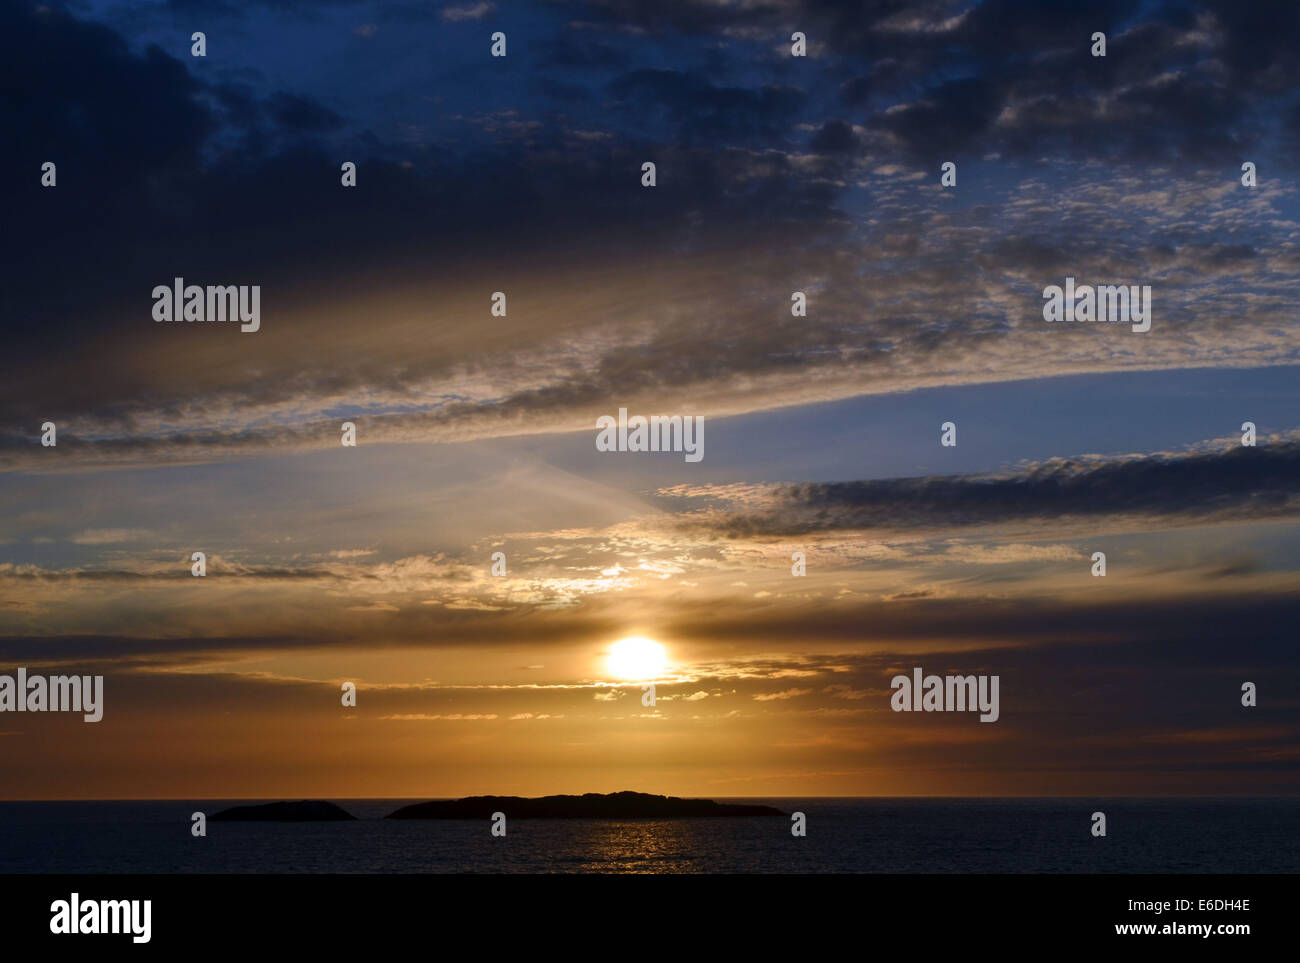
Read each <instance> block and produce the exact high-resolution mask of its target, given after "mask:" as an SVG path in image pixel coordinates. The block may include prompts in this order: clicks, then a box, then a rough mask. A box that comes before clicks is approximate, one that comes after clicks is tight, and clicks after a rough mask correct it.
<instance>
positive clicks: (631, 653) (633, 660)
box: [608, 635, 668, 682]
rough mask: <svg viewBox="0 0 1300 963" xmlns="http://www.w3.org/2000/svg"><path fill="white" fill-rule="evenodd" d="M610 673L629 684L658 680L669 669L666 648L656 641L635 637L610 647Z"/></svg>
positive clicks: (619, 641) (622, 640)
mask: <svg viewBox="0 0 1300 963" xmlns="http://www.w3.org/2000/svg"><path fill="white" fill-rule="evenodd" d="M608 666H609V673H610V675H613V676H616V677H617V678H620V679H624V680H626V681H628V682H641V681H649V680H651V679H656V678H658V677H659V675H660V674H661V673H662V672H663V671H664V669H666V668H667V667H668V659H667V656H666V654H665V653H664V647H663V646H662V645H660V644H659V643H658V642H656V641H655V640H654V639H647V638H646V637H645V636H643V635H633V636H629V637H628V638H626V639H619V640H618V641H617V642H615V643H614V644H613V645H611V646H610V647H609V661H608Z"/></svg>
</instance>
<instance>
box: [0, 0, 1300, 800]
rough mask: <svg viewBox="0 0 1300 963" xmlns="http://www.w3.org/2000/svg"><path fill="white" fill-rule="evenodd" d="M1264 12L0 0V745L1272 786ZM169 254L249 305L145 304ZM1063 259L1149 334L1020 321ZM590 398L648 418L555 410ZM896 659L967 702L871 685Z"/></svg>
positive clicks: (731, 785) (542, 785)
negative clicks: (633, 665)
mask: <svg viewBox="0 0 1300 963" xmlns="http://www.w3.org/2000/svg"><path fill="white" fill-rule="evenodd" d="M194 31H202V32H203V33H204V34H205V40H206V55H205V56H203V57H195V56H192V55H191V35H192V34H193V32H194ZM498 31H499V32H502V33H504V34H505V37H506V55H505V56H504V57H493V56H492V55H491V52H490V51H491V46H492V35H493V34H494V33H495V32H498ZM796 31H798V32H800V33H803V34H804V35H805V37H806V42H807V55H806V56H804V57H795V56H792V54H791V36H792V34H793V33H794V32H796ZM1098 31H1100V32H1103V33H1104V34H1105V35H1106V43H1107V51H1106V55H1105V56H1104V57H1097V56H1093V55H1092V53H1091V48H1092V46H1093V40H1092V38H1093V34H1094V33H1096V32H1098ZM1297 47H1300V7H1298V6H1297V5H1296V4H1294V3H1293V2H1289V0H1282V2H1267V0H1261V2H1256V3H1250V4H1243V3H1240V2H1229V0H1222V2H1219V0H1215V2H1206V3H1195V4H1193V3H1163V2H1134V0H1123V2H1121V0H1097V2H1077V3H1073V2H1058V3H1051V4H1029V3H1020V2H1011V0H983V2H974V3H972V2H957V0H952V2H948V0H934V2H929V0H921V2H904V0H893V2H864V3H859V4H846V3H831V2H823V0H734V2H727V0H658V2H643V0H599V2H597V0H591V2H570V0H551V2H543V0H538V2H531V3H507V2H495V0H485V2H464V3H450V4H439V3H429V2H419V3H415V2H402V0H387V2H370V3H353V2H347V0H336V2H305V0H304V2H298V0H246V2H239V3H233V2H232V3H225V2H220V0H217V2H204V3H195V2H191V0H173V2H155V3H144V2H141V3H117V2H105V0H77V2H69V3H66V4H59V3H46V4H33V3H30V2H27V0H19V2H15V0H0V89H2V90H3V91H4V108H3V117H4V131H5V137H4V144H3V146H0V164H2V165H3V177H0V208H2V209H3V210H4V211H5V222H6V223H5V231H4V240H3V242H0V243H2V244H3V247H4V258H3V263H4V276H3V278H4V283H3V285H0V324H2V325H3V333H4V335H3V336H4V345H5V348H4V353H3V361H2V362H0V365H2V368H0V371H2V372H3V378H2V379H0V674H3V673H9V674H12V673H13V672H14V671H15V670H16V669H17V668H18V667H25V668H27V669H28V671H29V673H37V672H47V673H77V674H83V673H84V674H102V675H103V676H104V678H105V683H104V690H105V706H104V717H103V719H102V721H100V722H98V723H93V724H88V723H85V722H83V721H82V720H81V717H80V716H73V715H67V714H58V713H30V714H27V713H25V714H17V713H7V712H6V713H3V714H0V772H3V774H4V778H3V780H2V781H0V796H3V797H4V798H10V799H56V798H87V799H100V798H242V797H248V798H287V797H294V798H302V797H325V798H358V797H379V796H394V797H440V796H461V795H469V794H476V793H492V794H519V795H540V794H544V793H561V792H609V791H617V790H623V789H635V790H640V791H646V792H659V793H669V794H674V795H687V796H708V797H722V796H751V797H755V796H779V797H796V796H810V797H812V796H833V795H840V796H866V795H975V796H1011V795H1061V796H1108V795H1163V794H1173V795H1237V794H1245V795H1259V794H1285V795H1290V794H1294V793H1295V792H1296V791H1297V790H1298V789H1300V739H1298V738H1297V737H1298V736H1300V701H1298V700H1297V695H1296V693H1297V691H1298V689H1297V686H1298V684H1300V656H1298V655H1297V654H1296V646H1295V644H1294V632H1295V628H1294V627H1295V625H1296V624H1297V616H1300V549H1298V548H1297V545H1300V542H1298V541H1297V535H1298V534H1300V532H1298V531H1297V528H1298V523H1300V388H1298V387H1297V374H1298V373H1300V323H1298V321H1297V295H1298V294H1300V204H1298V201H1297V198H1298V195H1297V188H1296V177H1297V172H1298V171H1297V169H1298V167H1300V58H1297V57H1296V56H1295V50H1296V49H1297ZM47 161H49V162H53V163H54V164H55V165H56V170H57V182H56V185H55V186H53V187H46V186H42V183H41V165H42V164H43V163H45V162H47ZM345 162H352V163H354V164H355V165H356V186H355V187H345V186H343V185H342V183H341V180H340V179H341V173H340V170H341V165H343V164H344V163H345ZM646 162H651V163H653V164H655V172H656V183H655V185H654V186H653V187H646V186H643V183H642V176H643V175H642V165H643V164H644V163H646ZM945 162H951V163H953V164H955V165H956V183H955V185H953V186H944V185H943V184H942V183H941V179H940V170H941V165H942V164H944V163H945ZM1245 163H1251V164H1253V165H1255V171H1256V177H1257V180H1256V183H1255V184H1254V186H1246V185H1244V184H1243V173H1242V165H1243V164H1245ZM176 277H183V278H184V279H185V281H186V283H192V284H199V285H209V284H221V285H228V284H229V285H259V286H260V290H261V318H260V329H259V330H257V331H256V332H248V333H245V332H242V331H241V330H240V328H239V326H238V325H232V324H223V323H215V322H214V323H186V322H173V323H160V322H157V321H155V319H154V315H153V313H152V312H153V308H154V301H153V299H152V296H151V292H152V291H153V289H154V287H155V286H157V285H166V286H170V285H171V284H172V280H173V278H176ZM1067 277H1073V278H1075V279H1077V281H1078V283H1080V284H1085V283H1087V284H1125V285H1149V286H1150V288H1151V291H1152V296H1151V304H1152V324H1151V328H1150V330H1149V331H1148V332H1145V333H1138V332H1134V331H1132V330H1131V329H1130V327H1129V325H1127V324H1076V323H1050V322H1047V321H1045V320H1044V316H1043V305H1044V297H1043V291H1044V289H1045V288H1046V287H1048V286H1049V285H1063V284H1064V283H1065V279H1066V278H1067ZM494 292H503V293H504V294H505V295H506V299H507V302H506V303H507V310H506V313H505V315H504V316H500V315H499V314H494V313H493V312H492V297H493V294H494ZM793 292H803V293H804V294H805V295H806V300H807V311H806V315H805V316H795V315H794V314H793V313H792V309H791V304H792V302H791V295H792V293H793ZM620 408H625V409H627V410H628V411H629V412H630V413H632V414H642V415H647V416H648V415H654V414H662V415H677V416H697V417H702V418H703V419H704V424H705V432H704V449H703V451H704V457H703V458H702V459H701V460H700V461H698V462H689V461H687V460H686V459H685V458H684V457H683V455H682V453H681V452H626V451H624V452H617V451H613V452H611V451H601V450H598V447H597V444H596V439H597V430H596V426H597V419H598V418H600V417H602V416H616V415H617V413H618V411H619V409H620ZM46 422H53V423H54V424H55V425H56V426H57V444H55V445H54V446H46V445H43V444H42V443H41V438H42V432H43V429H42V425H43V424H45V423H46ZM344 422H351V423H353V424H354V425H355V426H356V440H357V444H356V446H355V447H345V446H344V445H342V444H341V443H340V439H341V425H342V424H343V423H344ZM948 422H951V423H953V424H954V425H955V433H956V444H955V446H945V445H943V444H941V434H942V430H941V426H942V425H944V424H945V423H948ZM1246 422H1251V423H1253V424H1254V425H1255V431H1256V440H1255V444H1254V445H1245V444H1243V442H1242V436H1243V430H1244V429H1243V427H1242V426H1243V424H1244V423H1246ZM199 551H201V552H203V553H205V556H206V564H207V574H206V575H205V576H204V577H202V578H196V577H194V576H193V574H192V572H191V565H192V562H191V559H192V553H194V552H199ZM495 552H501V553H504V556H505V567H506V573H505V574H504V575H500V574H494V573H493V562H492V556H493V553H495ZM1096 552H1104V553H1105V556H1106V564H1107V571H1106V575H1105V576H1104V577H1099V576H1095V575H1094V574H1093V569H1094V560H1093V555H1094V553H1096ZM795 553H802V555H803V558H804V562H805V566H806V573H805V574H802V575H796V574H794V556H795ZM631 636H641V637H648V638H650V639H653V640H655V641H657V642H658V643H659V644H660V645H661V646H662V651H663V654H664V658H665V663H664V664H663V665H662V666H659V667H657V668H656V669H655V672H654V678H653V680H652V681H654V683H655V693H656V698H655V703H654V705H653V706H647V705H643V692H642V687H641V684H640V683H641V682H642V681H644V680H638V679H629V678H626V677H625V676H620V674H619V673H618V672H616V671H614V670H613V669H612V668H611V664H610V662H609V658H608V657H609V654H610V651H611V646H612V645H613V644H614V643H615V642H616V641H618V640H620V639H623V638H626V637H631ZM918 666H919V667H922V668H923V669H924V671H925V672H926V673H927V674H930V673H934V674H939V675H945V674H955V675H968V674H974V675H988V676H997V677H998V678H999V679H1000V693H1001V696H1000V698H1001V708H1000V716H999V718H998V720H997V721H996V722H989V723H981V722H980V721H979V720H978V718H977V717H976V716H975V715H974V714H971V713H964V712H942V713H926V712H895V711H893V709H892V708H891V701H890V700H891V696H892V694H893V690H892V689H891V684H890V683H891V679H892V678H893V677H894V676H895V675H896V674H899V673H903V674H910V673H911V671H912V669H913V668H914V667H918ZM347 682H352V683H354V684H355V686H356V705H355V706H354V707H353V706H344V705H342V700H341V696H340V692H341V688H342V686H343V684H344V683H347ZM1246 682H1252V683H1254V684H1255V686H1256V687H1257V700H1258V701H1257V705H1255V706H1253V707H1247V706H1243V704H1242V686H1243V684H1244V683H1246Z"/></svg>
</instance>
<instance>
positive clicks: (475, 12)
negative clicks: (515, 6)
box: [440, 0, 497, 23]
mask: <svg viewBox="0 0 1300 963" xmlns="http://www.w3.org/2000/svg"><path fill="white" fill-rule="evenodd" d="M496 8H497V5H496V4H495V3H488V2H486V0H484V2H481V3H467V4H463V5H461V6H455V7H453V6H446V7H443V8H442V12H441V14H440V16H441V17H442V19H443V20H445V21H447V22H448V23H464V22H465V21H467V20H482V19H483V18H484V17H486V16H488V15H489V14H491V13H493V12H495V11H496Z"/></svg>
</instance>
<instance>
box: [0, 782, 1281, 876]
mask: <svg viewBox="0 0 1300 963" xmlns="http://www.w3.org/2000/svg"><path fill="white" fill-rule="evenodd" d="M333 801H334V802H337V803H338V804H339V805H341V806H342V807H343V808H344V809H346V810H348V811H349V812H350V813H352V814H353V815H355V816H357V817H359V821H357V822H333V823H209V824H208V835H207V836H206V837H205V838H196V837H194V836H192V835H191V834H190V814H191V813H192V812H195V811H202V812H205V813H207V814H208V815H211V814H212V813H214V812H217V811H218V810H220V809H223V808H226V807H227V806H231V805H239V804H241V803H248V802H250V800H234V801H232V800H225V801H213V800H202V801H194V802H177V801H163V802H150V801H134V802H6V803H0V873H74V874H75V873H448V872H450V873H465V872H475V873H556V872H560V873H591V872H605V873H1294V872H1298V871H1300V801H1295V800H1290V799H1277V798H1271V799H1167V798H1162V799H1104V800H1098V799H1089V800H1082V799H1081V800H1071V799H770V798H766V799H744V800H736V801H744V802H755V803H764V804H767V805H771V806H776V807H778V808H779V809H782V810H784V811H786V812H793V811H796V810H798V811H802V812H804V813H806V814H807V820H808V835H807V836H806V837H804V838H796V837H793V836H791V834H790V823H789V821H788V820H782V819H679V820H623V821H600V820H551V819H545V820H542V819H539V820H514V821H511V822H509V824H508V830H507V835H506V836H505V837H504V838H495V837H492V836H491V835H490V834H489V832H488V830H489V822H488V821H487V820H384V819H381V818H380V817H382V816H384V815H385V814H387V813H390V812H392V811H393V810H395V809H397V808H399V807H400V806H403V805H406V804H407V803H410V802H423V801H425V800H422V799H412V800H401V799H352V800H348V799H338V800H333ZM1097 810H1101V811H1103V812H1105V814H1106V819H1107V831H1108V834H1107V836H1106V838H1104V839H1099V838H1094V837H1093V836H1092V835H1091V832H1090V827H1091V818H1090V817H1091V814H1092V813H1093V812H1094V811H1097ZM507 816H508V814H507Z"/></svg>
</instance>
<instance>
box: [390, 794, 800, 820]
mask: <svg viewBox="0 0 1300 963" xmlns="http://www.w3.org/2000/svg"><path fill="white" fill-rule="evenodd" d="M498 812H500V813H505V814H506V816H507V817H508V818H510V819H686V818H696V817H700V816H729V817H737V816H785V815H787V814H786V813H783V812H781V810H779V809H773V808H772V807H771V806H751V805H744V804H740V803H719V802H714V801H713V800H712V799H679V798H678V797H676V796H654V795H651V794H650V793H644V792H614V793H607V794H606V793H595V792H589V793H584V794H583V795H581V796H541V797H539V798H536V799H525V798H524V797H522V796H466V797H465V798H464V799H442V800H436V801H434V802H426V803H416V804H414V805H412V806H403V807H402V808H401V809H398V810H396V811H395V812H391V813H389V814H388V815H387V816H385V817H384V818H385V819H491V818H492V814H493V813H498Z"/></svg>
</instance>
